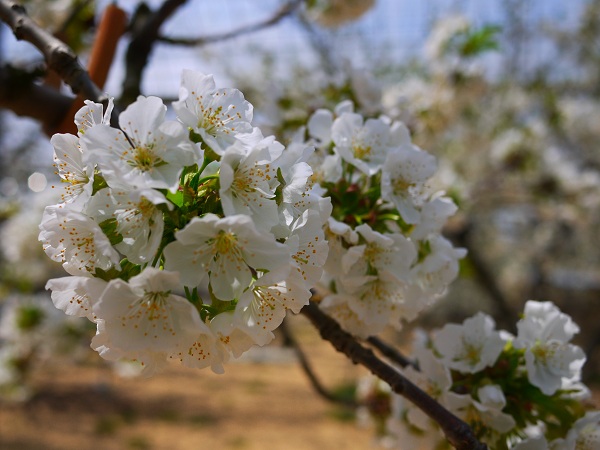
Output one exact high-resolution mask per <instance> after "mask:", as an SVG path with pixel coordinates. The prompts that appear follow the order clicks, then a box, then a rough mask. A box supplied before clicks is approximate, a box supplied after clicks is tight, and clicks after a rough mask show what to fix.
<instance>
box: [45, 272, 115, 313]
mask: <svg viewBox="0 0 600 450" xmlns="http://www.w3.org/2000/svg"><path fill="white" fill-rule="evenodd" d="M106 284H107V283H106V281H104V280H101V279H99V278H91V277H79V276H74V277H63V278H54V279H52V280H48V283H46V289H50V290H52V294H51V298H52V302H53V303H54V306H55V307H56V308H58V309H60V310H61V311H63V312H64V313H65V314H67V315H68V316H76V317H87V318H88V319H89V320H91V321H92V322H95V321H96V316H95V315H94V313H93V310H92V306H93V304H94V303H96V302H97V301H98V300H99V299H100V296H101V295H102V292H103V291H104V288H105V287H106Z"/></svg>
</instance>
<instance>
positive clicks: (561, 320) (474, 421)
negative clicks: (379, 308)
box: [362, 301, 600, 450]
mask: <svg viewBox="0 0 600 450" xmlns="http://www.w3.org/2000/svg"><path fill="white" fill-rule="evenodd" d="M517 329H518V333H517V335H516V336H513V335H511V334H509V333H508V332H506V331H499V330H497V329H496V327H495V323H494V321H493V319H492V318H491V317H490V316H488V315H485V314H483V313H478V314H476V315H475V316H473V317H471V318H469V319H466V320H465V321H464V322H463V323H462V324H460V325H457V324H448V325H446V326H444V327H443V328H442V329H440V330H438V331H434V332H433V333H432V337H428V336H427V335H426V334H425V333H424V332H419V333H417V335H416V336H417V338H416V339H415V345H414V348H413V355H414V357H415V361H414V363H415V364H414V366H408V367H406V368H404V369H401V371H402V373H403V374H404V375H405V376H406V377H407V378H408V379H409V380H410V381H412V382H413V383H414V384H416V385H417V386H418V387H420V388H421V389H422V390H424V391H425V392H426V393H428V394H429V395H430V396H431V397H433V398H434V399H436V400H437V401H438V402H439V403H440V404H442V405H443V406H445V407H446V408H447V409H448V410H450V411H451V412H452V413H454V414H455V415H457V416H458V417H460V418H461V419H463V420H464V421H465V422H466V423H467V424H469V425H470V426H471V427H472V429H473V431H474V433H475V435H476V436H477V437H478V438H479V439H480V440H481V441H483V442H485V443H487V444H488V445H489V446H490V448H494V449H504V448H506V449H508V448H517V449H524V448H536V449H538V448H539V449H544V450H547V449H575V448H596V446H598V445H599V443H600V440H599V438H600V436H599V435H598V433H597V430H598V420H599V413H598V412H587V413H586V412H585V406H584V404H583V403H582V400H584V399H585V398H587V397H588V396H589V391H588V389H587V388H586V387H585V386H584V385H583V384H582V383H581V382H580V375H581V368H582V366H583V363H584V362H585V355H584V353H583V351H582V349H581V348H580V347H578V346H576V345H574V344H572V343H571V339H572V338H573V336H574V335H575V334H576V333H577V332H578V331H579V328H578V326H577V325H576V324H575V323H574V322H573V321H572V319H571V318H570V317H569V316H567V315H566V314H564V313H562V312H561V311H560V310H559V309H558V308H557V307H556V306H555V305H554V304H552V303H550V302H538V301H528V302H527V303H526V304H525V310H524V312H523V316H522V319H521V320H519V322H518V323H517ZM374 389H375V385H373V384H371V389H370V390H367V393H366V394H365V393H363V394H362V397H363V398H369V395H372V393H373V392H375V391H374ZM376 392H378V393H379V394H380V395H379V397H378V398H379V399H380V401H379V403H378V406H377V409H376V410H375V411H374V415H373V417H374V418H375V419H376V420H377V421H378V422H379V423H381V422H382V421H383V422H385V427H383V429H384V431H383V432H381V427H380V430H379V431H380V434H381V435H382V436H385V443H387V444H388V445H389V443H390V442H392V441H395V442H396V445H398V446H401V448H405V446H408V447H410V448H438V447H437V446H439V445H443V442H444V438H443V435H442V434H441V432H440V431H439V429H438V427H437V425H436V424H435V422H433V421H432V420H431V419H430V418H429V417H428V416H427V415H426V414H425V413H424V412H423V411H421V410H420V409H418V408H416V407H415V406H414V405H412V404H411V403H410V402H408V401H406V400H404V399H403V398H402V397H400V396H398V395H396V394H393V393H388V394H387V398H388V402H387V405H388V407H387V408H385V407H382V406H381V403H383V404H384V405H385V404H386V403H385V401H383V400H382V399H381V397H382V396H383V395H384V394H385V392H386V390H385V389H383V388H381V387H378V388H377V389H376ZM366 405H367V406H368V405H369V403H368V402H366ZM381 411H387V412H388V413H387V416H386V417H385V418H382V417H381ZM583 443H586V445H587V446H582V445H583ZM578 445H579V446H578ZM590 445H591V446H590Z"/></svg>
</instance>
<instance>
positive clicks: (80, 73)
mask: <svg viewBox="0 0 600 450" xmlns="http://www.w3.org/2000/svg"><path fill="white" fill-rule="evenodd" d="M0 19H2V20H3V21H4V22H6V23H7V24H8V26H10V28H11V29H12V30H13V33H14V35H15V37H16V38H17V39H18V40H23V41H27V42H29V43H31V44H33V45H34V46H35V47H36V48H37V49H38V50H39V51H40V52H42V54H43V55H44V59H45V60H46V64H48V67H49V68H50V69H52V70H54V71H55V72H56V73H58V75H59V76H60V78H61V79H62V80H63V81H64V82H65V83H67V84H68V85H69V86H70V87H71V89H72V90H73V92H75V93H76V94H79V93H81V94H82V95H83V96H84V97H85V98H88V99H90V100H93V101H94V102H103V101H104V102H106V101H108V98H107V97H106V95H104V94H103V93H102V91H101V90H100V89H99V88H98V86H96V85H95V84H94V83H93V82H92V80H91V79H90V77H89V75H88V73H87V72H86V70H85V69H84V68H83V66H82V65H81V63H80V62H79V59H78V58H77V55H76V54H75V52H74V51H73V50H71V48H69V46H67V45H66V44H65V43H64V42H62V41H60V40H59V39H57V38H55V37H54V36H52V35H51V34H50V33H48V32H47V31H45V30H44V29H42V28H40V27H39V26H38V25H37V24H36V23H35V22H34V21H33V20H32V19H31V18H30V17H29V16H28V15H27V12H26V11H25V8H24V7H23V6H21V5H20V4H18V3H17V2H15V1H12V0H0Z"/></svg>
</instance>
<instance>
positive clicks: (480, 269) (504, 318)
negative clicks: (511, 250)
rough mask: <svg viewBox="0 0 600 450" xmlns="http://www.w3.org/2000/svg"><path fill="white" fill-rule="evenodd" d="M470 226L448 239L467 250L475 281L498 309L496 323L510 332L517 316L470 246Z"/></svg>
mask: <svg viewBox="0 0 600 450" xmlns="http://www.w3.org/2000/svg"><path fill="white" fill-rule="evenodd" d="M471 232H472V225H471V224H469V223H465V224H464V225H463V226H462V228H460V229H458V230H456V231H455V232H453V233H452V235H451V236H450V238H451V239H452V241H453V242H454V243H456V244H457V245H458V246H460V247H464V248H466V249H467V258H468V259H469V261H470V262H471V265H472V267H473V271H474V274H475V278H476V280H477V281H478V282H479V284H480V286H481V287H482V288H484V289H485V290H486V291H487V293H488V295H489V296H490V297H491V298H492V300H493V301H494V305H495V307H496V308H497V309H498V314H497V322H498V325H500V326H502V327H503V328H505V329H506V330H509V331H514V330H512V329H513V328H514V326H515V323H517V320H518V317H517V314H516V313H515V312H514V311H513V310H512V308H511V307H510V306H509V303H508V299H507V298H506V296H505V295H504V293H503V292H502V289H500V286H498V283H497V281H496V277H495V276H494V275H493V274H492V272H491V270H490V267H489V264H488V263H487V262H486V261H485V260H484V258H483V256H482V255H481V253H480V252H479V249H478V248H476V247H475V246H474V245H472V242H471V239H470V236H471Z"/></svg>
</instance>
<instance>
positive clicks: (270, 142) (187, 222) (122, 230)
mask: <svg viewBox="0 0 600 450" xmlns="http://www.w3.org/2000/svg"><path fill="white" fill-rule="evenodd" d="M173 109H174V111H175V114H176V116H177V120H168V118H167V107H166V106H165V105H164V104H163V102H162V100H161V99H159V98H157V97H142V96H140V97H139V98H138V99H137V101H135V102H134V103H133V104H131V105H130V106H129V107H128V108H127V109H126V110H125V111H123V112H122V113H121V115H120V116H119V128H114V127H112V126H111V125H110V121H109V118H110V115H111V110H112V104H109V105H108V107H107V108H106V111H104V110H103V107H102V105H101V104H95V103H91V102H87V103H86V106H84V107H83V108H82V109H81V110H80V111H79V112H78V113H77V114H76V116H75V124H76V125H77V129H78V133H77V135H71V134H57V135H55V136H53V137H52V139H51V142H52V145H53V146H54V150H55V163H56V164H55V165H56V168H57V173H58V175H59V176H60V178H61V181H62V182H63V184H64V185H65V186H66V187H65V189H64V194H63V195H62V202H61V203H59V204H56V205H52V206H48V207H46V209H45V211H44V216H43V219H42V223H41V225H40V230H41V232H40V235H39V239H40V240H41V241H42V243H43V247H44V250H45V252H46V254H47V255H48V256H49V257H50V258H51V259H53V260H55V261H59V262H61V263H62V265H63V267H64V269H65V270H66V271H67V272H68V274H69V275H70V276H68V277H64V278H57V279H52V280H50V281H49V282H48V284H47V288H48V289H51V290H52V300H53V302H54V305H55V306H56V307H57V308H59V309H61V310H63V311H64V312H65V313H66V314H68V315H73V316H80V317H87V318H88V319H89V320H91V321H93V322H94V323H95V324H96V326H97V333H96V336H95V337H94V338H93V340H92V348H94V349H95V350H96V351H97V352H98V353H99V354H100V355H101V356H102V357H103V358H105V359H108V360H120V359H129V360H137V361H139V362H141V363H142V364H143V365H144V367H145V370H146V372H147V373H152V372H153V371H154V370H155V369H157V368H160V367H161V366H162V365H163V364H164V363H165V362H166V361H168V360H169V359H175V360H180V361H181V362H182V363H183V364H184V365H185V366H189V367H198V368H202V367H208V366H210V367H212V369H213V370H214V371H215V372H222V371H223V363H224V362H225V361H227V360H228V359H229V358H230V357H232V356H233V357H238V356H240V355H241V354H242V353H243V352H245V351H246V350H247V349H249V348H250V347H251V346H253V345H255V344H258V345H264V344H266V343H268V342H269V341H270V340H271V339H272V338H273V333H272V332H273V330H274V329H275V328H277V327H278V326H279V325H280V324H281V322H282V320H283V318H284V316H285V314H286V311H287V310H292V311H294V312H298V311H299V310H300V309H301V308H302V306H303V305H305V304H306V303H307V302H308V300H309V298H310V296H311V292H310V288H311V287H313V286H314V285H315V284H316V283H317V282H318V281H319V279H320V278H321V274H322V266H323V264H324V263H325V260H326V258H327V252H328V246H327V243H326V241H325V236H324V231H323V225H324V222H325V221H326V219H327V217H328V216H329V214H330V210H331V204H330V202H329V200H328V199H323V198H322V197H321V196H320V195H318V193H317V192H316V191H314V190H313V189H311V188H310V185H309V184H308V180H309V178H310V177H311V176H312V174H313V172H312V169H311V168H310V166H309V165H308V163H307V160H308V158H310V157H311V153H312V151H313V149H311V148H310V147H308V146H303V145H293V146H290V147H288V148H285V147H284V146H283V145H282V144H281V143H279V142H277V141H276V140H275V138H274V137H272V136H270V137H264V136H263V134H262V132H261V130H260V129H258V128H256V127H254V126H253V125H252V116H253V107H252V105H251V104H250V103H249V102H248V101H246V100H245V99H244V96H243V94H242V93H241V92H240V91H239V90H237V89H219V88H217V87H216V86H215V82H214V80H213V77H212V76H210V75H204V74H201V73H196V72H192V71H185V72H184V73H183V75H182V84H181V89H180V98H179V100H178V101H176V102H174V104H173Z"/></svg>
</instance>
